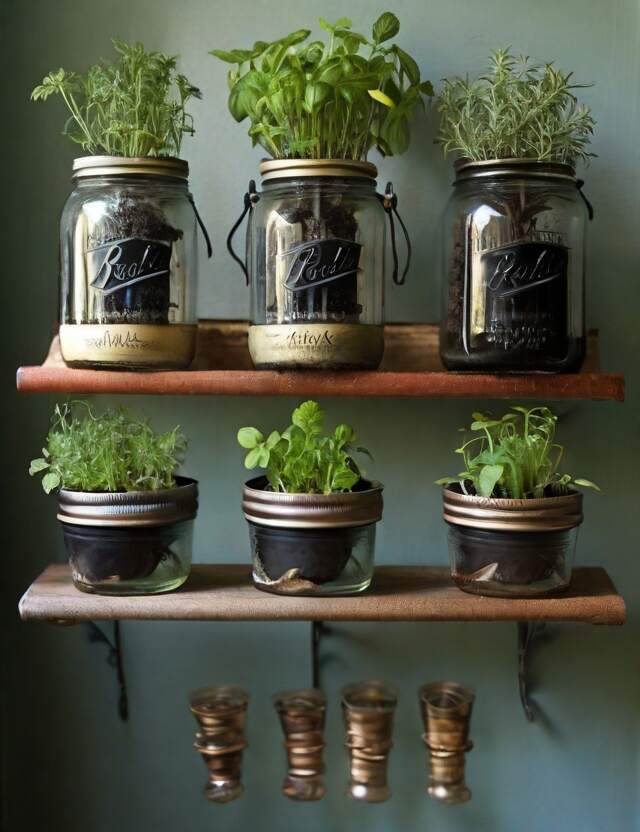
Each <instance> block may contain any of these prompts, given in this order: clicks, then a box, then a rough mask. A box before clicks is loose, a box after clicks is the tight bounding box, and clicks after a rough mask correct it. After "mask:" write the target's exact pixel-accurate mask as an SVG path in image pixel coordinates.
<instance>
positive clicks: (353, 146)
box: [211, 12, 433, 160]
mask: <svg viewBox="0 0 640 832" xmlns="http://www.w3.org/2000/svg"><path fill="white" fill-rule="evenodd" d="M320 26H321V27H322V29H324V30H325V32H326V33H327V35H328V43H325V42H323V41H321V40H313V41H311V42H309V43H305V42H306V41H307V39H308V38H309V35H310V34H311V31H310V30H309V29H299V30H298V31H296V32H292V33H291V34H289V35H286V36H285V37H283V38H280V39H278V40H275V41H272V42H266V41H256V43H254V44H253V46H252V47H251V48H250V49H233V50H231V51H229V52H227V51H224V50H221V49H214V50H213V51H212V52H211V54H212V55H214V56H215V57H216V58H219V59H220V60H222V61H225V62H226V63H230V64H235V65H236V68H235V69H232V70H231V71H230V72H229V75H228V83H229V89H230V93H229V111H230V112H231V115H232V116H233V117H234V119H235V120H236V121H238V122H240V121H244V120H245V119H248V120H249V122H250V128H249V136H250V137H251V140H252V143H253V145H254V146H255V145H256V144H259V145H261V146H262V147H263V148H264V149H265V150H266V151H267V152H268V153H269V154H270V155H271V156H273V157H274V158H276V159H283V158H284V159H288V158H302V159H304V158H310V159H351V160H358V159H366V156H367V153H368V151H369V150H370V149H371V148H372V147H377V148H378V150H380V152H381V153H383V154H384V155H387V156H390V155H392V154H399V153H403V152H404V151H405V150H406V149H407V147H408V145H409V121H410V119H411V117H412V115H413V113H414V111H415V109H416V107H417V106H418V105H420V104H423V98H422V96H423V95H426V96H432V95H433V87H432V85H431V83H430V82H429V81H421V80H420V69H419V68H418V64H417V63H416V62H415V60H414V59H413V58H412V57H411V56H410V55H409V54H408V53H407V52H405V51H404V50H403V49H401V48H400V47H399V46H397V45H396V44H393V45H389V43H388V42H389V41H390V40H391V39H392V38H394V37H395V36H396V35H397V34H398V32H399V30H400V22H399V21H398V18H397V17H396V16H395V15H394V14H392V13H391V12H384V13H383V14H382V15H380V17H379V18H378V19H377V20H376V22H375V23H374V24H373V29H372V32H371V36H370V37H365V35H361V34H359V33H358V32H354V31H353V29H352V28H351V21H350V20H349V19H348V18H347V17H341V18H340V19H339V20H337V21H336V22H335V23H329V22H328V21H327V20H324V19H323V18H321V19H320ZM303 44H304V45H303ZM361 51H364V52H365V53H366V54H361Z"/></svg>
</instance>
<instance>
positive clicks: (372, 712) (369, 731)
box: [342, 682, 397, 803]
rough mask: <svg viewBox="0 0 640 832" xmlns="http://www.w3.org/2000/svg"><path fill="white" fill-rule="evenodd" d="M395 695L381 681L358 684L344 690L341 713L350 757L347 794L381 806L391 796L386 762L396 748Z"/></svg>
mask: <svg viewBox="0 0 640 832" xmlns="http://www.w3.org/2000/svg"><path fill="white" fill-rule="evenodd" d="M396 704H397V695H396V692H395V691H394V690H393V689H392V688H390V687H388V686H386V685H384V684H383V683H382V682H359V683H356V684H352V685H347V686H346V687H345V688H343V689H342V714H343V717H344V724H345V728H346V732H347V739H346V746H347V748H348V749H349V754H350V757H351V770H350V780H349V787H348V794H349V795H350V796H351V797H352V798H354V800H364V801H366V802H367V803H381V802H383V801H385V800H388V798H389V797H390V796H391V790H390V789H389V786H388V784H387V762H388V758H389V752H390V751H391V748H392V746H393V742H392V739H391V736H392V732H393V714H394V711H395V707H396Z"/></svg>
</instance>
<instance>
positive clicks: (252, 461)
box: [244, 445, 264, 468]
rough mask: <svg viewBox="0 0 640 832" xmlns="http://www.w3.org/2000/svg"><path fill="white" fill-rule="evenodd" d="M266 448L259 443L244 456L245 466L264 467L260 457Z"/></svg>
mask: <svg viewBox="0 0 640 832" xmlns="http://www.w3.org/2000/svg"><path fill="white" fill-rule="evenodd" d="M263 450H264V448H263V446H262V445H258V446H257V447H256V448H253V449H252V450H250V451H249V453H248V454H247V455H246V457H245V458H244V467H245V468H258V467H262V466H261V465H260V459H261V458H262V452H263Z"/></svg>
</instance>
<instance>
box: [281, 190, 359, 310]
mask: <svg viewBox="0 0 640 832" xmlns="http://www.w3.org/2000/svg"><path fill="white" fill-rule="evenodd" d="M314 206H315V201H314V200H312V199H303V200H300V201H299V202H298V203H297V205H296V207H295V208H290V209H282V210H281V211H280V214H281V216H282V217H283V219H285V220H286V221H287V222H288V223H291V224H292V225H296V224H300V225H301V227H302V242H303V243H307V242H313V241H314V240H318V241H319V240H326V239H339V240H350V241H355V239H356V235H357V233H358V222H357V220H356V218H355V216H354V212H353V209H351V208H347V207H345V206H344V205H343V204H342V202H341V201H340V200H339V199H338V200H336V198H335V197H333V196H332V197H324V198H322V197H321V199H320V210H319V211H318V210H317V209H315V208H314ZM291 302H292V306H291V308H292V320H293V321H298V320H299V321H330V322H335V323H358V321H359V318H360V313H361V312H362V305H361V304H360V303H358V276H357V274H353V275H347V276H346V277H341V278H339V279H338V280H336V281H333V282H330V283H327V284H325V285H324V286H318V287H311V288H309V289H306V290H303V291H300V292H294V293H293V297H292V299H291Z"/></svg>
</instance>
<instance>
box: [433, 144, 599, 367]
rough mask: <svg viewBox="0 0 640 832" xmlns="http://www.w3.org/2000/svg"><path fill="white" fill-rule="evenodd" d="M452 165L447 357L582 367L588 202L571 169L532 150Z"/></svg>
mask: <svg viewBox="0 0 640 832" xmlns="http://www.w3.org/2000/svg"><path fill="white" fill-rule="evenodd" d="M456 168H457V169H456V180H455V183H454V192H453V195H452V197H451V199H450V201H449V205H448V207H447V210H446V214H445V223H444V270H445V272H444V281H443V284H444V292H443V311H442V323H441V332H440V355H441V358H442V362H443V364H444V365H445V367H446V368H447V369H449V370H468V371H490V372H573V371H577V370H579V369H580V366H581V364H582V361H583V359H584V354H585V323H584V271H585V237H586V219H587V210H586V204H587V203H586V200H585V199H584V197H583V196H582V193H581V191H580V190H579V187H580V184H581V183H580V182H578V181H577V180H576V177H575V172H574V170H573V168H571V167H570V166H569V165H565V164H559V163H546V162H537V161H532V160H528V159H507V160H498V161H488V162H466V163H465V162H462V163H459V164H458V165H457V166H456Z"/></svg>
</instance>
